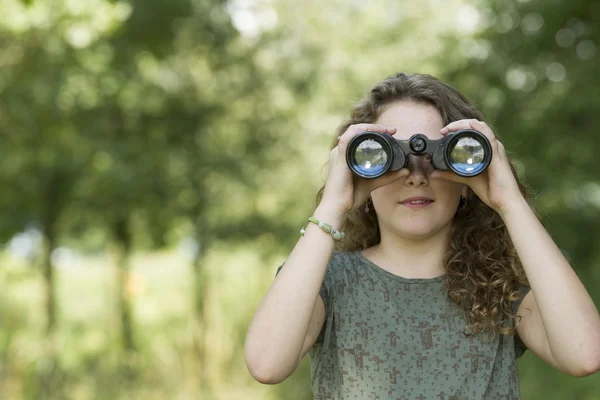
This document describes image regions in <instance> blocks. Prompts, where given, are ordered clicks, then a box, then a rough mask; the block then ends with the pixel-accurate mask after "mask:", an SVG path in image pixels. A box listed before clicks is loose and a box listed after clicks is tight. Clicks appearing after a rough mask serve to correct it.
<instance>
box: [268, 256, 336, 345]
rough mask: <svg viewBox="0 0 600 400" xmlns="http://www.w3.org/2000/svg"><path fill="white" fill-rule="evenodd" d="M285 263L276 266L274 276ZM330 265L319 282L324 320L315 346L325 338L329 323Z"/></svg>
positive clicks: (320, 343)
mask: <svg viewBox="0 0 600 400" xmlns="http://www.w3.org/2000/svg"><path fill="white" fill-rule="evenodd" d="M284 265H285V262H284V263H282V264H281V265H280V266H279V267H278V268H277V272H276V273H275V276H277V275H278V274H279V272H280V271H281V269H282V268H283V266H284ZM330 275H331V274H330V265H328V266H327V270H326V271H325V276H324V277H323V283H321V289H320V290H319V295H320V296H321V299H323V304H324V305H325V321H324V323H323V326H322V327H321V332H320V333H319V337H318V338H317V340H316V341H315V346H319V345H322V344H323V341H324V340H325V331H326V328H327V326H328V325H331V324H330V322H331V321H330V317H331V314H332V312H331V311H330V307H331V297H330V294H331V289H330V283H329V282H330V279H331V277H330Z"/></svg>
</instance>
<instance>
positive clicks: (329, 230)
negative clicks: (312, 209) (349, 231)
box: [300, 217, 345, 240]
mask: <svg viewBox="0 0 600 400" xmlns="http://www.w3.org/2000/svg"><path fill="white" fill-rule="evenodd" d="M308 222H312V223H313V224H317V225H319V228H321V229H323V231H324V232H326V233H329V234H330V235H331V236H332V237H333V238H334V239H335V240H342V239H343V238H344V236H345V235H344V232H342V231H338V230H337V229H333V227H332V226H331V225H329V224H326V223H324V222H321V221H319V220H318V219H316V218H314V217H309V218H308ZM307 226H308V224H306V225H304V227H302V229H300V235H302V236H304V233H305V232H306V227H307Z"/></svg>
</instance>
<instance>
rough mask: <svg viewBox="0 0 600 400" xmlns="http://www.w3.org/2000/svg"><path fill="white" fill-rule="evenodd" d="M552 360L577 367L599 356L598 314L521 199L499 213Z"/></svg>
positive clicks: (571, 270) (540, 225)
mask: <svg viewBox="0 0 600 400" xmlns="http://www.w3.org/2000/svg"><path fill="white" fill-rule="evenodd" d="M501 215H502V218H503V219H504V222H505V224H506V226H507V228H508V231H509V233H510V236H511V239H512V241H513V243H514V246H515V249H516V250H517V253H518V255H519V258H520V260H521V263H522V264H523V268H524V270H525V273H526V274H527V278H528V280H529V283H530V285H531V290H532V291H533V293H534V295H535V298H536V301H537V305H538V308H539V312H540V317H541V319H542V322H543V325H544V329H545V331H546V337H547V339H548V344H549V346H550V349H551V351H552V355H553V357H554V359H555V360H556V362H557V363H559V364H560V365H561V366H563V367H564V368H565V369H577V367H578V366H579V365H581V363H585V362H587V360H592V361H591V363H593V362H595V361H594V360H598V359H599V358H600V316H599V315H598V311H597V309H596V306H595V305H594V302H593V301H592V299H591V298H590V296H589V294H588V293H587V291H586V289H585V287H584V286H583V284H582V283H581V281H580V280H579V278H578V277H577V275H576V274H575V272H574V271H573V269H572V268H571V266H570V265H569V262H568V261H567V260H566V259H565V257H564V256H563V254H562V252H561V251H560V249H559V248H558V247H557V246H556V244H555V243H554V241H553V240H552V238H551V237H550V235H549V234H548V233H547V232H546V230H545V229H544V227H543V226H542V224H541V223H540V222H539V221H538V219H537V217H536V216H535V214H534V213H533V211H532V210H531V208H530V207H529V205H527V203H526V202H525V200H523V201H522V202H519V203H517V204H515V205H514V206H512V207H510V208H509V209H507V210H506V211H504V212H503V213H501Z"/></svg>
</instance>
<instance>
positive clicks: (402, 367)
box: [277, 251, 529, 400]
mask: <svg viewBox="0 0 600 400" xmlns="http://www.w3.org/2000/svg"><path fill="white" fill-rule="evenodd" d="M280 269H281V267H279V270H280ZM279 270H278V271H277V272H279ZM445 280H446V276H439V277H436V278H428V279H407V278H403V277H400V276H398V275H395V274H392V273H391V272H389V271H386V270H384V269H382V268H380V267H378V266H377V265H375V264H374V263H372V262H371V261H369V260H368V259H366V258H365V257H364V256H363V255H362V254H361V253H360V252H358V251H356V252H334V253H333V255H332V257H331V260H330V262H329V265H328V266H327V271H326V273H325V277H324V279H323V284H322V287H321V290H320V295H321V297H322V299H323V302H324V303H325V319H326V320H325V323H324V324H323V328H322V330H321V333H320V335H319V338H318V339H317V341H316V342H315V344H314V346H313V347H312V348H311V349H310V350H309V352H308V354H309V358H310V365H311V371H312V389H313V393H314V398H315V400H334V399H335V400H339V399H373V400H387V399H402V400H425V399H427V400H429V399H439V400H482V399H486V400H487V399H489V400H492V399H494V400H518V399H520V390H519V379H518V376H517V368H516V364H515V361H516V358H517V357H520V356H521V355H522V354H523V352H524V351H525V350H526V348H525V346H524V344H523V343H522V342H521V341H520V340H519V338H518V336H506V335H496V338H495V339H494V340H492V341H488V342H485V341H481V340H480V339H479V337H477V336H473V335H471V336H466V335H465V334H464V328H465V327H466V326H468V325H469V324H467V322H466V320H465V318H464V316H463V313H462V311H461V310H460V309H459V308H458V307H457V306H456V305H455V304H454V303H453V302H452V301H451V300H450V299H449V298H448V296H447V291H446V285H445ZM528 290H529V287H526V286H523V287H522V293H523V296H522V297H521V299H522V298H523V297H524V296H525V294H526V293H527V291H528ZM520 301H521V300H519V301H517V302H514V303H513V309H514V310H516V309H517V308H518V305H519V304H520Z"/></svg>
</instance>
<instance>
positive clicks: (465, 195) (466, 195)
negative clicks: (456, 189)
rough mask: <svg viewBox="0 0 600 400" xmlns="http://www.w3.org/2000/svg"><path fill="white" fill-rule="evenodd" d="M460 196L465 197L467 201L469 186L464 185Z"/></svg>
mask: <svg viewBox="0 0 600 400" xmlns="http://www.w3.org/2000/svg"><path fill="white" fill-rule="evenodd" d="M460 195H461V196H462V197H464V198H465V199H466V198H468V197H469V186H467V185H462V190H461V192H460Z"/></svg>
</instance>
